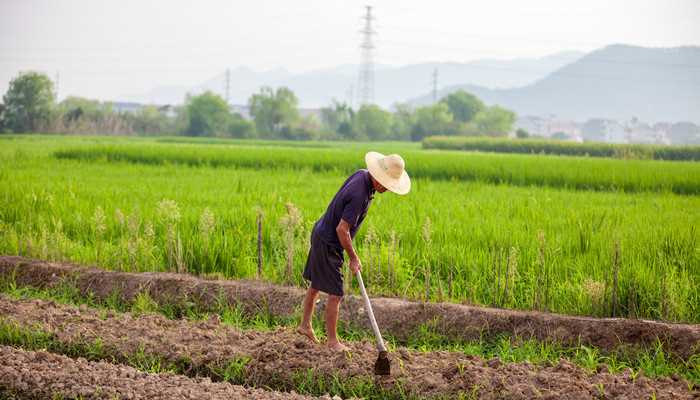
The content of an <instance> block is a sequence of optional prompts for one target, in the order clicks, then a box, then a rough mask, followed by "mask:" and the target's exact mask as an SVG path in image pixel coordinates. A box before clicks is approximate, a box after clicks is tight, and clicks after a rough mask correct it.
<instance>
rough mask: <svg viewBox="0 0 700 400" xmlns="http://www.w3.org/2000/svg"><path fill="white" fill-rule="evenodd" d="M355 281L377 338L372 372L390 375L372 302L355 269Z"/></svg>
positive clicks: (359, 274) (358, 272)
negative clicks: (376, 354) (376, 352)
mask: <svg viewBox="0 0 700 400" xmlns="http://www.w3.org/2000/svg"><path fill="white" fill-rule="evenodd" d="M357 282H358V283H359V284H360V291H361V292H362V298H363V299H364V300H365V308H366V309H367V314H368V315H369V322H370V324H372V330H373V331H374V337H375V338H376V339H377V350H378V351H379V356H378V357H377V362H375V363H374V374H375V375H391V362H390V361H389V353H388V352H387V351H386V346H385V345H384V340H383V339H382V334H381V333H379V327H378V326H377V321H376V320H375V319H374V312H372V304H371V303H370V302H369V296H367V290H365V284H364V282H363V281H362V274H361V273H360V271H357Z"/></svg>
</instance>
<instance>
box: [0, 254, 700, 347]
mask: <svg viewBox="0 0 700 400" xmlns="http://www.w3.org/2000/svg"><path fill="white" fill-rule="evenodd" d="M12 274H14V275H15V279H16V282H17V284H18V285H29V286H36V287H45V286H51V285H55V284H58V283H60V282H61V281H62V280H63V279H70V280H72V281H74V282H75V284H76V285H77V286H78V287H79V288H80V290H81V291H83V292H84V293H86V294H87V293H92V294H93V295H95V296H96V297H97V298H104V297H107V296H109V295H111V294H112V293H113V292H114V291H119V292H120V293H121V295H122V297H123V298H124V299H125V300H127V301H129V300H131V299H133V298H134V297H135V296H136V295H137V294H138V293H140V292H142V291H145V292H148V294H149V295H150V296H151V297H152V298H153V299H154V300H156V301H158V302H159V303H178V302H183V301H185V300H187V301H191V302H195V303H197V304H198V305H199V306H200V307H202V308H204V309H206V308H207V307H212V306H213V305H215V304H217V302H220V301H221V299H222V298H223V299H225V301H227V302H228V303H229V304H231V305H239V306H241V307H242V308H243V309H244V310H245V311H246V312H249V313H257V312H260V311H266V312H269V313H271V314H272V315H275V316H280V317H290V316H294V315H296V313H297V312H298V309H299V306H300V304H301V301H302V299H303V296H304V289H301V288H297V287H288V286H280V285H273V284H269V283H265V282H261V281H245V280H205V279H200V278H196V277H193V276H189V275H183V274H173V273H124V272H112V271H105V270H102V269H97V268H89V267H84V266H79V265H74V264H68V263H50V262H44V261H38V260H31V259H27V258H23V257H16V256H0V275H6V276H7V275H12ZM323 306H324V301H323V300H322V302H321V303H320V304H319V307H318V308H317V312H319V313H321V312H323ZM372 306H373V308H374V311H375V316H376V318H377V322H378V324H379V326H380V327H381V329H382V332H384V333H385V334H388V335H391V336H393V337H395V338H396V339H398V340H405V339H407V338H408V337H410V335H412V334H414V333H415V332H416V331H417V330H418V329H419V328H420V327H421V326H422V325H425V324H428V325H430V326H431V327H433V328H434V330H435V331H436V332H439V333H440V334H442V335H445V336H447V337H448V338H450V339H453V340H474V339H479V338H483V337H490V336H497V335H503V334H505V335H512V336H518V337H521V338H524V339H528V338H536V339H538V340H545V341H556V342H559V343H562V344H565V345H567V344H568V345H577V344H580V343H581V344H586V345H591V346H595V347H598V348H600V349H602V350H605V351H614V350H616V349H619V348H620V347H637V346H648V345H653V344H654V343H655V342H656V341H657V340H660V341H661V343H662V344H663V345H664V347H665V349H666V350H667V351H669V352H670V353H673V354H674V355H675V356H677V357H680V358H682V359H687V358H689V357H690V356H692V355H694V354H697V353H698V352H700V325H697V324H672V323H665V322H658V321H648V320H641V319H624V318H590V317H578V316H568V315H560V314H551V313H542V312H526V311H513V310H504V309H496V308H487V307H475V306H469V305H461V304H451V303H420V302H413V301H407V300H404V299H399V298H383V297H375V298H373V299H372ZM340 319H341V321H342V322H345V323H348V324H349V325H352V326H356V327H361V328H364V329H369V323H368V321H367V316H366V314H365V312H364V303H363V302H362V299H361V298H360V297H358V296H354V295H346V296H345V299H344V301H343V303H342V311H341V314H340Z"/></svg>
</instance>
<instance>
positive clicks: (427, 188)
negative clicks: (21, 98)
mask: <svg viewBox="0 0 700 400" xmlns="http://www.w3.org/2000/svg"><path fill="white" fill-rule="evenodd" d="M10 139H11V140H0V145H2V146H1V147H0V185H2V188H3V190H2V191H0V252H2V253H4V254H21V255H26V256H30V257H36V258H43V259H48V260H70V261H74V262H79V263H85V264H96V265H100V266H104V267H106V268H113V269H118V270H127V271H181V272H190V273H193V274H200V275H210V274H213V275H216V276H220V277H234V278H252V277H256V276H257V273H258V272H257V218H258V217H259V216H260V217H261V218H262V227H263V230H262V243H261V244H262V249H263V260H262V271H261V272H262V276H261V278H263V279H266V280H269V281H272V282H286V281H288V280H290V281H291V283H292V284H295V285H303V281H302V278H301V271H302V269H303V266H304V263H305V259H306V252H307V251H308V244H309V243H308V241H309V236H310V229H311V227H312V226H313V223H314V222H315V221H316V220H317V219H318V217H319V216H320V215H321V214H322V213H323V212H324V210H325V207H326V206H327V204H328V202H329V201H330V199H331V197H332V196H333V194H334V193H335V191H336V190H337V189H338V187H339V186H340V185H341V183H342V182H343V180H344V179H345V178H346V175H347V174H348V173H349V172H352V171H353V170H355V169H356V168H361V167H362V166H363V161H362V155H363V152H364V151H365V150H367V149H369V148H370V147H369V146H373V145H371V144H356V145H352V146H349V148H348V149H347V150H344V149H338V148H335V147H333V148H323V147H320V145H318V144H314V146H316V148H306V147H300V145H299V144H295V147H285V146H283V145H282V144H283V143H280V142H276V143H275V145H274V146H272V145H269V143H266V142H260V143H257V142H256V143H249V144H238V143H236V144H235V145H230V144H228V142H225V141H224V144H216V145H204V144H201V145H200V144H173V143H157V142H155V141H154V140H153V139H144V138H134V139H131V138H105V137H47V136H43V137H41V136H28V137H21V136H12V137H10ZM194 142H195V143H196V141H194ZM105 144H107V145H105ZM378 146H379V147H377V149H378V150H379V151H383V152H385V153H389V152H399V153H401V154H404V155H405V158H406V162H407V166H408V171H409V173H411V175H412V176H413V190H412V192H411V193H410V194H409V195H407V196H403V197H399V196H396V195H392V194H381V195H377V196H376V198H375V200H374V202H373V204H372V207H371V209H370V211H369V216H368V218H367V220H366V222H365V224H364V226H363V229H362V230H361V231H360V232H359V234H358V237H357V238H356V239H355V245H356V247H357V248H358V251H359V254H360V256H361V259H362V261H363V272H364V276H365V280H366V282H367V283H368V284H369V285H370V292H371V293H376V294H391V295H399V296H405V297H409V298H414V299H427V300H429V301H435V300H447V301H455V302H468V303H472V304H483V305H492V306H498V307H507V308H515V309H541V310H548V311H554V312H562V313H570V314H580V315H593V316H610V315H615V316H629V317H643V318H653V319H664V320H673V321H687V322H695V323H697V322H699V321H700V251H698V248H699V244H698V228H697V226H700V198H699V197H698V196H696V195H693V194H691V193H695V192H694V191H695V190H696V189H695V188H696V187H700V183H699V182H700V169H698V168H700V164H694V163H688V162H665V161H624V160H608V159H585V158H580V159H579V158H565V157H550V156H530V155H507V156H505V155H491V154H478V155H475V154H468V153H458V152H446V153H443V152H432V151H430V152H429V151H421V150H419V149H416V148H415V146H414V147H411V146H410V145H407V144H405V143H400V144H397V145H396V147H393V145H392V144H391V143H383V144H380V145H378ZM54 154H62V156H61V157H59V158H56V157H54ZM148 160H154V161H152V162H151V161H148ZM471 168H474V169H475V171H477V172H475V173H482V172H483V171H491V172H489V174H492V176H493V177H495V178H493V179H501V183H500V184H495V185H494V184H492V183H489V182H491V180H493V179H491V178H488V179H477V180H475V181H474V180H469V179H468V177H467V176H466V175H460V174H462V173H464V174H466V173H468V172H469V171H470V169H471ZM441 171H442V172H441ZM445 171H447V172H445ZM455 171H456V172H455ZM459 171H462V172H459ZM465 171H466V172H465ZM478 171H482V172H478ZM524 176H529V177H533V176H543V177H548V178H546V179H545V178H537V179H540V180H542V179H544V180H545V181H546V180H547V179H551V180H550V181H548V182H549V183H550V184H548V185H545V186H540V185H538V184H537V181H536V180H533V181H529V182H530V183H527V182H528V181H527V180H524V181H520V180H519V179H521V178H522V177H524ZM554 176H556V177H557V178H556V179H559V180H561V182H563V183H562V184H561V185H559V184H556V185H555V184H554V183H553V182H554V180H553V179H554V178H552V177H554ZM499 177H500V178H499ZM528 179H530V178H528ZM532 179H535V178H532ZM582 182H588V183H585V184H583V183H582ZM606 182H607V183H606ZM611 182H618V183H619V182H625V183H624V185H623V184H622V183H619V184H620V185H621V186H625V185H626V186H628V187H629V190H627V189H625V191H617V190H612V189H613V187H612V186H611ZM586 185H593V186H595V185H600V186H596V187H595V188H596V189H597V190H584V189H583V188H584V187H586ZM682 188H685V189H682ZM571 189H576V190H571ZM671 189H673V190H675V191H678V192H683V193H686V194H684V195H678V194H674V193H672V192H671ZM288 203H290V204H292V205H293V208H290V207H287V206H286V205H287V204H288ZM290 209H295V210H297V211H298V213H299V215H298V216H294V221H295V225H294V229H292V230H291V231H290V228H289V226H288V225H285V224H284V223H285V221H286V222H288V221H289V215H288V213H289V212H290V211H289V210H290ZM297 217H298V218H299V220H297V219H296V218H297ZM290 243H291V244H292V246H291V249H292V251H291V256H292V257H291V260H292V263H291V274H289V273H288V270H287V268H286V266H287V260H288V259H289V258H290V257H289V254H290V253H289V252H288V249H289V248H290ZM347 281H350V279H348V280H347ZM348 289H349V290H356V289H355V288H354V287H349V288H348ZM142 306H143V308H145V309H148V306H149V305H148V303H147V302H144V303H143V304H142ZM231 318H235V316H231Z"/></svg>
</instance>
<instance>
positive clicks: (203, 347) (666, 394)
mask: <svg viewBox="0 0 700 400" xmlns="http://www.w3.org/2000/svg"><path fill="white" fill-rule="evenodd" d="M0 316H2V318H4V319H5V320H7V321H13V322H15V323H17V324H18V325H20V326H22V327H25V328H31V327H35V328H39V329H42V330H44V331H46V332H49V333H51V334H52V335H53V337H54V338H55V339H56V340H59V341H61V342H62V343H64V344H78V343H86V342H88V343H90V342H93V341H94V340H96V339H99V340H100V341H101V343H102V345H103V349H104V351H105V352H106V353H107V355H108V357H113V358H114V359H116V360H124V359H127V358H128V357H129V355H133V354H134V353H135V352H137V351H139V350H140V349H143V351H144V352H145V353H146V354H149V355H153V356H158V357H161V358H162V359H164V360H166V361H169V362H173V363H178V362H180V363H181V362H182V360H191V361H189V362H190V363H191V364H190V365H191V368H192V369H191V370H190V372H189V373H190V374H192V375H196V374H197V373H201V372H202V371H207V370H212V367H213V366H221V365H225V364H226V363H227V361H229V360H235V359H241V358H245V359H249V361H248V363H247V364H246V369H245V374H244V377H243V380H244V381H243V382H241V383H243V384H245V385H247V386H254V387H272V388H275V389H279V390H293V389H294V388H295V387H296V385H297V384H298V383H299V382H298V381H297V380H296V379H295V376H298V375H299V374H305V373H307V372H308V371H310V370H311V371H313V373H314V375H315V376H316V377H317V379H321V380H325V381H326V382H327V384H329V383H330V382H333V381H334V379H336V377H337V378H340V379H341V380H343V381H345V380H348V379H358V380H361V381H365V382H368V381H369V382H371V381H374V384H375V385H377V386H379V387H382V388H384V389H388V390H392V391H398V390H402V391H403V392H404V393H409V394H412V395H416V396H420V397H433V396H441V397H443V398H444V397H446V398H457V397H458V396H459V394H460V393H461V394H464V393H467V394H469V393H475V394H476V395H478V397H479V398H484V399H496V398H498V399H502V398H506V399H530V398H534V397H541V398H551V399H554V398H565V399H590V398H594V397H605V398H620V399H641V398H651V397H652V396H655V398H657V399H700V392H698V391H697V390H695V391H690V389H689V385H688V382H687V381H685V380H683V379H682V378H678V377H675V378H674V379H672V378H655V379H650V378H647V377H643V376H637V377H636V378H634V379H633V377H632V374H631V373H630V372H629V371H626V372H625V373H621V374H610V373H608V372H607V371H606V370H605V369H601V370H600V371H597V372H594V373H589V372H587V371H585V370H583V369H581V368H579V367H577V366H576V365H573V364H571V363H569V362H567V361H564V360H560V361H559V363H557V364H556V365H546V366H535V365H532V364H529V363H507V364H506V363H501V362H500V361H499V360H498V359H492V360H488V361H487V360H483V359H481V358H478V357H473V356H466V355H464V354H462V353H454V352H445V351H441V352H417V351H411V350H407V349H405V348H399V349H397V350H396V351H395V352H393V353H391V354H390V358H391V360H392V374H391V376H388V377H375V376H374V374H373V365H374V362H375V360H376V358H377V352H376V350H375V349H374V347H373V345H372V344H371V343H369V342H351V343H347V345H348V347H350V352H349V353H335V352H333V351H331V350H329V349H327V348H326V347H325V346H323V345H314V344H312V343H311V342H310V341H309V340H308V339H306V338H304V337H302V336H301V335H299V334H297V333H295V332H294V330H293V329H291V328H289V329H285V328H280V329H278V330H276V331H272V332H256V331H240V330H237V329H234V328H231V327H228V326H225V325H222V324H220V323H219V321H218V318H216V317H213V318H211V319H209V320H208V321H201V322H189V321H186V320H168V319H166V318H164V317H162V316H160V315H145V316H141V317H138V316H134V315H131V314H129V313H125V314H122V313H116V312H112V311H104V310H95V309H91V308H88V307H86V306H80V307H74V306H68V305H61V304H56V303H54V302H50V301H42V300H13V299H9V298H7V297H5V296H0ZM2 363H3V362H0V364H2ZM22 375H23V376H24V375H25V373H23V374H22ZM0 379H3V378H0Z"/></svg>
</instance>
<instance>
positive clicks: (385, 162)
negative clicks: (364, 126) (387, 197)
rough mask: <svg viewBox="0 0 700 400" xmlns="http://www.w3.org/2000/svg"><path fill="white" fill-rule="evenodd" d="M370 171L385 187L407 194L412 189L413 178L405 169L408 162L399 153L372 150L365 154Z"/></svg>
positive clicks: (397, 192)
mask: <svg viewBox="0 0 700 400" xmlns="http://www.w3.org/2000/svg"><path fill="white" fill-rule="evenodd" d="M365 163H367V169H368V170H369V173H370V174H371V175H372V177H374V179H376V180H377V181H379V183H381V184H382V186H384V187H385V188H387V189H388V190H390V191H392V192H394V193H396V194H406V193H408V192H409V191H410V190H411V179H410V178H409V177H408V174H407V173H406V170H405V169H404V168H405V166H406V164H405V163H404V162H403V158H401V156H400V155H398V154H389V155H388V156H385V155H384V154H381V153H377V152H376V151H370V152H369V153H367V154H365Z"/></svg>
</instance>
